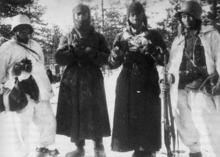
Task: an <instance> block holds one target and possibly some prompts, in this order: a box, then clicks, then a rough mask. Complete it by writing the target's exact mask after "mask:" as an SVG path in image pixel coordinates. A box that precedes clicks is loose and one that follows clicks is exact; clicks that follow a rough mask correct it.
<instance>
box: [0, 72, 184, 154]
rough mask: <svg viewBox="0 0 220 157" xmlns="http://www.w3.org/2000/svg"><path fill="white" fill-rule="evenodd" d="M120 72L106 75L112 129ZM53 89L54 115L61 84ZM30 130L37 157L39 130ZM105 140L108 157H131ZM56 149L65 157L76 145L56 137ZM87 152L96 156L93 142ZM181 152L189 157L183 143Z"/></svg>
mask: <svg viewBox="0 0 220 157" xmlns="http://www.w3.org/2000/svg"><path fill="white" fill-rule="evenodd" d="M119 72H120V70H116V71H113V73H112V74H110V75H105V89H106V96H107V103H108V111H109V118H110V124H111V127H112V123H113V114H114V98H115V83H116V79H117V76H118V73H119ZM53 89H54V92H55V95H56V96H55V97H54V98H52V99H51V104H52V108H53V111H54V113H56V108H57V98H58V92H59V83H56V84H53ZM30 129H31V132H30V148H31V154H30V155H29V157H35V144H36V142H37V139H38V136H39V133H38V132H37V128H36V126H35V125H34V124H32V125H31V128H30ZM103 140H104V146H105V151H106V154H107V157H131V155H132V153H133V152H126V153H119V152H113V151H111V147H110V145H111V137H107V138H104V139H103ZM56 148H57V149H58V150H59V152H60V155H59V156H58V157H65V154H66V153H67V152H70V151H73V150H75V145H74V144H73V143H71V142H70V139H69V138H68V137H66V136H62V135H57V136H56ZM85 150H86V154H85V157H93V156H94V151H93V143H92V141H91V140H87V141H86V146H85ZM179 150H183V151H184V152H185V153H180V154H179V157H188V149H187V148H186V147H185V146H183V145H182V144H181V143H180V148H179ZM177 156H178V155H177ZM0 157H9V156H0ZM10 157H11V156H10ZM15 157H16V156H15ZM157 157H166V148H165V146H164V144H163V146H162V148H161V150H160V151H159V152H157Z"/></svg>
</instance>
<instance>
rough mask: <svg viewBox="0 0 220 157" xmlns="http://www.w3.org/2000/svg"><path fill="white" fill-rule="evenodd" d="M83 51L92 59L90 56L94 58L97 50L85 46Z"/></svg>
mask: <svg viewBox="0 0 220 157" xmlns="http://www.w3.org/2000/svg"><path fill="white" fill-rule="evenodd" d="M85 53H86V54H87V56H88V57H89V58H90V59H92V58H95V57H96V56H97V51H96V50H94V49H93V48H91V47H87V48H86V49H85Z"/></svg>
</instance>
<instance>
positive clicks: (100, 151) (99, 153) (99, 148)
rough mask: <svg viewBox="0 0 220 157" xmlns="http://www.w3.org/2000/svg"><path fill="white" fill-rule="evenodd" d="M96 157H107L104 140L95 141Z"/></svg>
mask: <svg viewBox="0 0 220 157" xmlns="http://www.w3.org/2000/svg"><path fill="white" fill-rule="evenodd" d="M94 145H95V147H94V157H106V154H105V149H104V146H103V141H102V138H98V139H95V140H94Z"/></svg>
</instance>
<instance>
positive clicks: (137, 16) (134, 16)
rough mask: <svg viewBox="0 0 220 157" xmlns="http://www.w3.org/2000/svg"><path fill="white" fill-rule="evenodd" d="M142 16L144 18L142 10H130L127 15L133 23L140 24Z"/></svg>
mask: <svg viewBox="0 0 220 157" xmlns="http://www.w3.org/2000/svg"><path fill="white" fill-rule="evenodd" d="M143 18H144V14H143V12H141V13H138V12H131V13H130V15H129V21H130V22H131V23H132V24H133V25H142V22H143Z"/></svg>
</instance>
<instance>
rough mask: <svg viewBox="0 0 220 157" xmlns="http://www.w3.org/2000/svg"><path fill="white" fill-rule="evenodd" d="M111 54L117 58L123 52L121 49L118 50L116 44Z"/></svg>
mask: <svg viewBox="0 0 220 157" xmlns="http://www.w3.org/2000/svg"><path fill="white" fill-rule="evenodd" d="M111 55H112V56H113V57H114V58H117V57H120V56H122V55H123V52H122V51H121V50H119V47H118V46H116V47H114V49H113V50H112V52H111Z"/></svg>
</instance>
